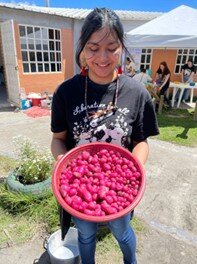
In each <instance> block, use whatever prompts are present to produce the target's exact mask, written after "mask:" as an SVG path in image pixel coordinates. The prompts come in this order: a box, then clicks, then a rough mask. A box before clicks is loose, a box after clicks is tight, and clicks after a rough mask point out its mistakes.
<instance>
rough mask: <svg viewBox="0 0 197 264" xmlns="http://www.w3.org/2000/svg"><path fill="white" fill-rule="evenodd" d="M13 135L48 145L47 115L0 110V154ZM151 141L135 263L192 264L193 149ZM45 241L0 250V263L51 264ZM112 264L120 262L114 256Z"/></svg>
mask: <svg viewBox="0 0 197 264" xmlns="http://www.w3.org/2000/svg"><path fill="white" fill-rule="evenodd" d="M16 135H25V136H28V137H30V138H32V139H33V140H35V142H37V143H38V144H39V146H40V148H42V147H49V146H50V140H51V132H50V117H49V116H45V117H40V118H35V119H34V118H31V117H28V116H26V115H25V114H24V113H22V112H13V111H8V109H4V110H3V109H2V110H1V109H0V154H1V155H8V156H12V155H13V143H12V139H13V137H14V136H16ZM149 145H150V156H149V160H148V162H147V165H146V170H147V187H146V191H145V194H144V196H143V199H142V200H141V202H140V203H139V205H138V206H137V208H136V209H135V214H136V215H137V216H139V217H140V218H142V219H143V220H144V222H145V224H146V225H147V227H148V232H146V233H144V234H140V235H138V236H137V239H138V246H139V252H138V263H140V264H196V263H197V225H196V223H197V213H196V212H197V180H196V176H197V148H188V147H181V146H176V145H173V144H170V143H167V142H162V141H159V140H156V139H150V140H149ZM43 239H44V238H43V237H42V236H41V235H40V234H38V236H37V237H35V238H34V239H33V240H31V241H30V242H28V243H26V244H24V245H19V246H13V247H9V248H4V249H1V250H0V263H2V264H31V263H39V264H49V263H50V261H49V256H48V254H47V252H46V251H45V250H44V249H43ZM36 259H37V260H36ZM34 260H36V261H34ZM98 264H105V263H98ZM106 264H109V263H106ZM110 264H111V263H110ZM113 264H119V263H116V260H114V263H113Z"/></svg>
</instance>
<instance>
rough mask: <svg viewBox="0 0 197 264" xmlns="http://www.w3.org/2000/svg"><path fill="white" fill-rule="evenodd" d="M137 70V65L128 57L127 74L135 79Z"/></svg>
mask: <svg viewBox="0 0 197 264" xmlns="http://www.w3.org/2000/svg"><path fill="white" fill-rule="evenodd" d="M135 68H136V66H135V63H134V62H133V61H132V60H131V59H130V58H129V57H126V65H125V69H126V74H127V75H130V76H131V77H133V76H134V75H135V70H136V69H135Z"/></svg>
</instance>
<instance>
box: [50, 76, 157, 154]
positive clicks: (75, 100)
mask: <svg viewBox="0 0 197 264" xmlns="http://www.w3.org/2000/svg"><path fill="white" fill-rule="evenodd" d="M85 78H86V77H84V76H81V75H75V76H74V77H73V78H72V79H69V80H67V81H65V82H63V83H62V84H61V85H60V86H59V87H58V88H57V89H56V91H55V93H54V95H53V102H52V119H51V131H52V132H54V133H58V132H62V131H67V137H68V138H67V142H66V146H67V148H68V149H71V148H73V147H75V146H77V145H80V144H85V143H90V142H95V141H101V142H108V143H112V144H117V145H121V146H124V147H126V148H128V149H130V150H132V148H133V141H138V142H140V141H143V140H145V139H146V138H148V137H149V136H154V135H157V134H158V133H159V131H158V125H157V120H156V115H155V112H154V107H153V104H152V100H151V97H150V95H149V93H148V91H147V90H146V89H145V88H144V87H143V86H142V85H141V84H139V83H138V82H136V81H135V80H133V79H132V78H130V77H128V76H126V75H124V74H122V75H120V76H119V87H118V97H117V110H116V111H115V113H109V114H108V115H105V116H101V117H98V118H95V119H93V120H89V118H88V117H87V114H86V112H87V111H88V112H96V111H98V110H100V109H103V107H104V106H105V105H108V103H109V102H112V101H113V99H114V95H115V90H116V86H117V81H114V82H112V83H110V84H106V85H100V84H96V83H94V82H92V81H91V80H90V79H89V78H88V85H87V105H86V103H85ZM86 108H87V111H86Z"/></svg>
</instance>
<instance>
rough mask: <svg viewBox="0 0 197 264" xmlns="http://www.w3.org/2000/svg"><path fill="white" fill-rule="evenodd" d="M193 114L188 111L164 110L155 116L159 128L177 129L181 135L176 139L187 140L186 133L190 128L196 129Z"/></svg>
mask: <svg viewBox="0 0 197 264" xmlns="http://www.w3.org/2000/svg"><path fill="white" fill-rule="evenodd" d="M193 115H194V112H193V111H192V110H189V109H170V110H164V111H163V112H162V114H160V115H158V116H157V119H158V124H159V127H160V128H165V127H166V128H167V127H177V128H178V127H179V129H181V128H183V130H181V133H178V134H177V135H176V138H182V139H188V132H189V130H190V129H192V128H197V122H196V121H194V120H193Z"/></svg>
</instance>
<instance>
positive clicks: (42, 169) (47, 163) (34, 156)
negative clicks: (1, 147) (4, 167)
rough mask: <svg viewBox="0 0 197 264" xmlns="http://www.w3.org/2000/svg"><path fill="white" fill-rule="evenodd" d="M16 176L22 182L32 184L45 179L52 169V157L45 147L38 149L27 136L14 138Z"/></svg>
mask: <svg viewBox="0 0 197 264" xmlns="http://www.w3.org/2000/svg"><path fill="white" fill-rule="evenodd" d="M14 145H15V153H16V159H17V168H16V169H15V172H16V174H17V178H18V179H19V181H20V182H21V183H23V184H34V183H38V182H41V181H44V180H46V179H47V178H48V177H49V175H50V172H51V170H52V166H53V162H54V159H53V157H52V155H51V153H50V151H49V150H48V149H46V148H42V149H40V147H39V146H37V145H36V144H35V143H34V142H33V141H31V140H30V139H29V138H27V137H22V136H18V137H15V138H14Z"/></svg>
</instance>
